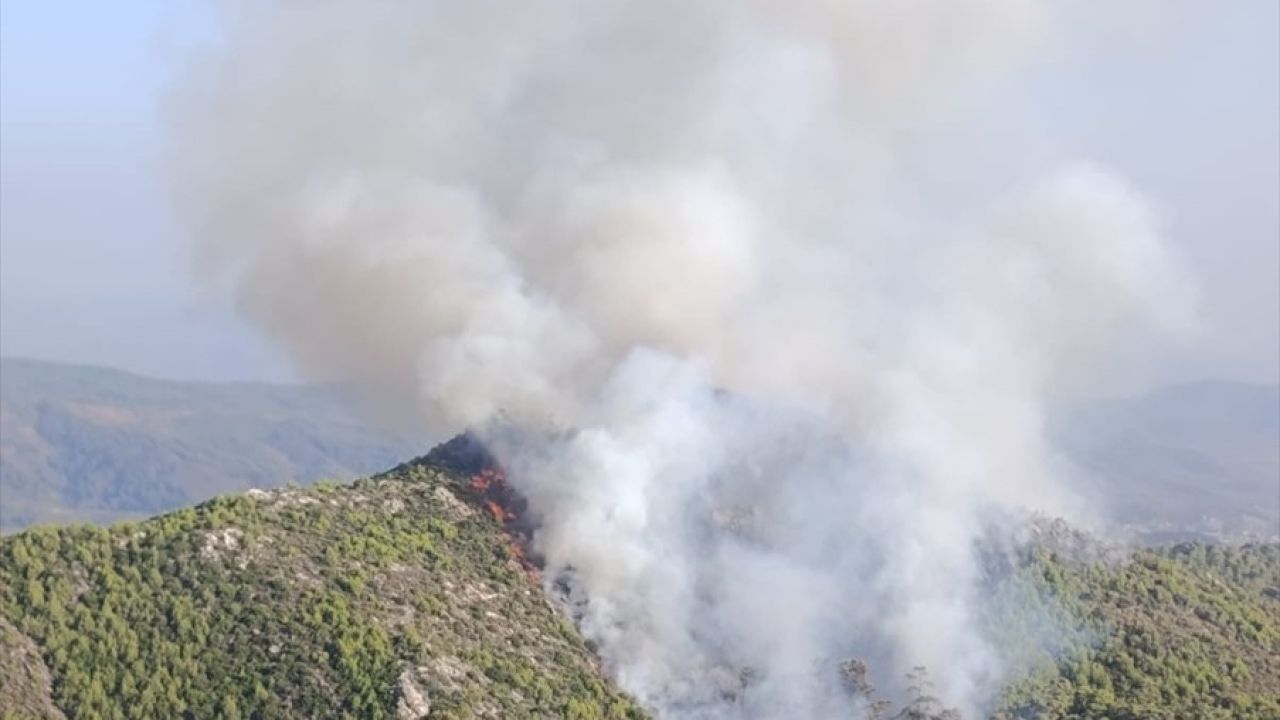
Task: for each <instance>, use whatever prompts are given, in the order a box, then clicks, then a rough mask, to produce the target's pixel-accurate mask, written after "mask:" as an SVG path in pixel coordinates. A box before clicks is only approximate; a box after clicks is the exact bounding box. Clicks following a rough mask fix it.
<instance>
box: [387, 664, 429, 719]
mask: <svg viewBox="0 0 1280 720" xmlns="http://www.w3.org/2000/svg"><path fill="white" fill-rule="evenodd" d="M425 672H426V668H422V667H419V668H416V669H406V670H405V671H404V672H402V673H400V680H399V683H398V685H399V689H400V701H399V702H398V703H397V704H396V717H397V718H399V720H421V719H422V718H425V717H427V716H428V715H430V714H431V700H430V699H429V698H428V696H427V691H426V689H425V688H423V687H422V685H420V684H419V683H421V682H422V681H423V676H424V674H425Z"/></svg>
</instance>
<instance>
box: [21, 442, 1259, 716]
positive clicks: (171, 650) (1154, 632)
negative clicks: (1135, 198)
mask: <svg viewBox="0 0 1280 720" xmlns="http://www.w3.org/2000/svg"><path fill="white" fill-rule="evenodd" d="M991 592H992V593H993V596H994V602H993V603H991V608H990V614H989V616H988V617H987V618H986V627H985V632H986V633H987V634H988V635H989V637H990V639H991V641H992V643H993V644H994V645H995V646H997V647H999V648H1000V649H1001V650H1002V654H1003V655H1004V656H1005V657H1007V658H1009V659H1010V666H1011V668H1012V670H1013V673H1012V677H1011V680H1010V682H1009V684H1008V685H1007V687H1006V688H1005V690H1004V692H1003V693H1002V694H1001V695H1000V697H999V698H998V701H997V704H996V706H995V707H993V708H991V715H992V717H993V718H996V719H998V720H1012V719H1014V718H1019V719H1030V718H1040V719H1045V720H1050V719H1056V718H1078V719H1082V720H1083V719H1085V718H1088V719H1091V720H1092V719H1102V718H1107V719H1109V720H1138V719H1139V718H1141V719H1144V720H1146V719H1161V718H1166V719H1169V720H1175V719H1181V718H1202V719H1205V720H1213V719H1215V718H1221V719H1223V720H1226V719H1227V718H1231V719H1243V720H1249V719H1255V720H1263V719H1270V720H1274V719H1275V718H1280V700H1277V698H1280V546H1277V545H1261V544H1253V545H1242V546H1232V547H1226V546H1213V545H1204V544H1181V545H1176V546H1169V547H1163V548H1157V549H1147V550H1141V551H1137V552H1134V553H1131V554H1125V555H1124V556H1123V557H1111V556H1106V555H1105V554H1103V555H1099V554H1089V553H1084V554H1081V553H1073V552H1070V551H1067V550H1064V549H1062V548H1060V547H1056V546H1054V545H1053V544H1052V543H1041V544H1032V545H1031V546H1028V547H1027V548H1023V549H1022V550H1020V551H1019V554H1018V555H1017V556H1016V558H1015V560H1013V561H1012V562H1010V563H1008V566H1007V567H1004V568H1002V569H1000V570H999V571H998V572H996V573H994V574H993V581H992V588H991ZM846 669H847V668H846ZM856 669H857V670H858V673H857V674H858V676H859V677H861V676H862V674H863V673H865V672H866V671H867V668H865V667H862V666H860V665H859V666H856ZM884 672H885V669H883V668H870V675H871V676H872V678H873V679H874V678H875V677H878V676H881V675H882V674H883V673H884ZM0 681H3V682H0V715H2V716H3V717H4V718H35V717H40V718H46V717H54V718H61V717H66V718H228V719H231V718H293V717H335V718H387V717H424V716H426V712H427V710H428V709H429V713H430V714H429V716H430V717H431V718H468V717H495V718H539V717H541V718H570V719H573V720H587V719H597V718H600V719H603V718H612V719H615V720H622V719H624V718H640V717H644V716H645V715H644V713H643V711H642V710H641V709H640V708H638V707H637V706H636V705H635V704H634V703H633V702H632V701H630V700H629V699H628V698H627V697H626V696H625V695H624V694H623V693H621V692H620V691H619V690H618V689H617V688H616V687H615V686H613V685H612V684H611V683H610V682H609V681H608V680H607V679H605V678H604V677H603V675H602V674H601V672H600V669H599V667H598V663H597V660H596V659H595V657H594V655H593V653H592V652H591V649H590V648H589V647H588V646H587V644H586V643H584V641H583V640H582V639H581V638H580V637H579V636H578V634H577V633H576V631H575V630H574V628H573V627H572V625H571V624H570V623H569V622H568V621H566V620H565V619H563V617H562V616H561V615H560V614H559V613H558V612H557V611H556V610H555V609H554V608H553V607H552V605H551V603H550V602H548V600H547V599H546V597H545V596H544V595H543V593H542V591H541V588H540V587H539V586H538V585H537V583H535V582H533V581H532V580H531V578H530V577H529V576H528V575H527V571H526V570H525V569H524V567H523V566H522V565H521V563H520V562H519V561H518V559H517V558H516V557H515V556H514V554H513V551H512V547H511V544H510V543H509V542H508V540H507V538H506V537H505V536H504V534H503V532H502V527H501V526H500V524H499V523H498V521H496V520H495V519H494V518H493V516H492V515H491V514H490V513H489V512H486V511H485V508H484V507H483V506H482V504H481V503H480V502H478V500H477V498H475V497H470V496H469V494H468V485H467V478H466V476H465V475H464V474H459V473H456V472H453V471H451V470H449V469H448V468H447V465H446V464H439V463H433V462H429V461H426V462H415V463H410V464H407V465H403V466H401V467H399V468H397V469H395V470H393V471H391V472H389V473H386V474H383V475H380V476H376V477H373V478H369V479H365V480H360V481H357V482H355V483H353V484H350V485H337V484H333V483H322V484H319V485H316V486H314V487H312V488H308V489H302V488H297V487H292V488H286V489H278V490H270V491H251V492H249V493H246V494H241V495H231V496H224V497H221V498H218V499H215V500H213V501H210V502H207V503H204V504H202V505H200V506H198V507H195V508H190V509H186V510H181V511H178V512H173V513H170V514H167V515H163V516H160V517H157V518H154V519H151V520H147V521H143V522H129V523H122V524H117V525H114V526H111V527H108V528H101V527H93V526H88V525H79V526H70V527H39V528H34V529H31V530H28V531H26V532H23V533H20V534H16V535H11V536H7V537H4V538H3V539H0ZM865 712H866V714H867V716H868V717H880V718H903V719H907V718H920V719H925V718H944V717H954V715H952V714H949V711H946V710H943V709H942V708H941V707H940V706H938V704H937V703H935V702H933V701H932V700H931V699H929V698H927V697H922V698H919V699H917V701H916V702H914V703H909V704H908V705H906V706H903V707H900V708H894V707H890V706H889V705H888V704H887V703H883V702H880V703H877V702H871V703H867V704H866V709H865Z"/></svg>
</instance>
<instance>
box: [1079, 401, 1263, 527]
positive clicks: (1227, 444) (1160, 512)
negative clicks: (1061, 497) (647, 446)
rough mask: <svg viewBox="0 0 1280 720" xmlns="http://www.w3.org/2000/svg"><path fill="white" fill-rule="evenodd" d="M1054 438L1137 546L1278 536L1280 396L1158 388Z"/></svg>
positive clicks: (1109, 406) (1103, 409)
mask: <svg viewBox="0 0 1280 720" xmlns="http://www.w3.org/2000/svg"><path fill="white" fill-rule="evenodd" d="M1062 436H1063V444H1064V445H1065V447H1066V448H1067V451H1068V453H1069V455H1070V457H1071V458H1072V459H1073V460H1074V461H1075V462H1076V463H1077V464H1078V465H1079V467H1080V468H1081V470H1083V472H1082V474H1081V475H1082V480H1083V483H1084V485H1083V488H1084V490H1085V492H1087V493H1088V494H1089V497H1091V498H1092V499H1094V500H1095V501H1096V502H1098V503H1099V504H1100V506H1101V508H1100V509H1101V510H1102V511H1103V512H1104V513H1105V514H1106V515H1107V516H1108V517H1110V518H1112V519H1114V520H1115V521H1116V522H1118V523H1120V524H1122V525H1124V526H1126V527H1128V528H1129V529H1130V530H1132V531H1134V532H1135V533H1136V534H1137V535H1138V536H1139V537H1141V538H1144V539H1147V540H1150V541H1156V542H1159V541H1163V540H1178V539H1194V538H1201V539H1231V538H1241V537H1254V538H1263V539H1272V538H1276V537H1277V536H1278V535H1280V387H1277V386H1275V385H1259V384H1250V383H1238V382H1199V383H1190V384H1184V385H1173V386H1169V387H1164V388H1160V389H1158V390H1155V391H1153V392H1151V393H1149V394H1146V395H1142V396H1138V397H1134V398H1125V399H1117V400H1110V401H1106V402H1099V403H1094V404H1092V405H1089V406H1087V407H1085V408H1083V409H1081V410H1080V411H1079V412H1077V413H1076V414H1074V415H1073V416H1072V417H1071V418H1070V421H1069V423H1068V424H1067V427H1066V429H1065V430H1064V432H1063V433H1062Z"/></svg>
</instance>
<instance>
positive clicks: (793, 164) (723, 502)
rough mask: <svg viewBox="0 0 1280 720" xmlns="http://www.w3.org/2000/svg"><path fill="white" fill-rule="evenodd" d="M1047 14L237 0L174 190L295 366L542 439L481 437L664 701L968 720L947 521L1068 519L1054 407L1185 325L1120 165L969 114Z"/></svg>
mask: <svg viewBox="0 0 1280 720" xmlns="http://www.w3.org/2000/svg"><path fill="white" fill-rule="evenodd" d="M1078 9H1079V8H1078V7H1076V6H1073V8H1068V7H1066V6H1065V5H1064V6H1058V5H1056V4H1054V3H1050V2H1047V1H1045V0H977V1H972V2H963V3H956V2H872V1H863V2H834V1H832V0H802V1H799V2H790V3H775V2H765V1H764V0H748V1H745V2H744V1H742V0H737V1H731V0H707V1H704V2H694V3H689V2H674V1H669V0H650V1H649V2H633V1H629V0H625V1H624V0H592V1H590V2H588V1H587V0H558V1H556V2H547V1H536V0H535V1H532V2H509V1H499V0H438V1H436V2H426V3H424V2H396V1H388V2H337V1H326V2H317V3H306V4H305V5H304V4H299V3H291V2H279V3H231V4H229V5H227V6H224V7H223V10H224V12H223V19H224V21H225V28H224V35H223V37H222V39H221V40H220V41H219V43H218V44H217V45H216V46H215V47H212V48H210V49H209V51H208V52H207V53H206V54H205V55H204V56H202V57H199V58H197V59H196V61H195V62H194V63H193V66H192V69H191V71H190V72H189V73H188V74H187V76H186V77H185V80H186V82H185V83H184V85H183V87H182V88H181V90H180V91H179V92H178V94H177V95H178V96H177V102H176V107H175V113H174V118H175V130H176V135H175V139H176V141H177V142H176V148H177V155H178V157H179V161H178V170H179V177H180V180H181V187H182V197H181V200H182V202H183V205H184V208H185V210H186V211H187V216H188V218H189V219H190V222H191V226H192V227H193V229H194V231H195V234H196V236H197V238H198V240H199V244H200V248H201V260H202V262H201V265H202V266H203V267H206V268H213V269H214V271H213V275H214V277H216V278H219V279H221V280H224V281H229V282H230V283H231V286H232V287H233V288H234V292H235V293H236V297H237V299H238V302H239V304H240V306H241V307H242V308H243V310H244V311H245V312H246V313H247V314H248V315H249V316H250V317H252V318H253V319H254V320H255V321H256V322H258V323H259V324H260V325H261V326H262V327H264V328H265V329H266V330H267V331H269V332H270V333H271V334H272V335H273V336H275V337H276V338H278V339H279V340H280V342H281V343H283V345H284V347H286V348H287V349H288V350H289V351H290V352H291V353H292V354H293V356H294V357H295V358H296V360H297V361H298V363H299V364H300V365H301V366H302V367H303V368H305V369H306V370H308V371H309V372H311V373H313V374H315V375H317V376H319V377H324V378H340V379H354V380H357V381H359V382H361V383H362V384H363V386H365V387H366V388H368V389H369V391H370V393H371V394H372V395H373V396H374V397H377V398H379V399H380V402H382V404H383V406H384V407H386V408H388V409H389V410H396V411H401V412H403V411H405V409H406V408H408V409H410V410H411V411H412V412H413V413H415V414H417V416H418V417H420V418H421V419H423V420H424V421H425V422H427V423H429V424H430V425H431V426H432V427H434V428H436V429H438V430H440V431H442V432H448V431H455V430H458V429H461V428H462V427H465V426H471V427H478V428H483V427H489V426H491V424H492V423H494V422H495V421H496V420H499V419H500V420H502V421H503V422H505V423H509V424H512V425H515V426H519V427H524V428H537V429H539V431H540V432H543V431H545V432H547V433H548V435H547V436H548V437H552V435H551V434H550V433H553V432H555V433H558V434H555V435H554V437H555V438H556V439H554V440H549V441H547V442H545V443H538V444H537V447H536V448H530V447H527V446H519V447H516V446H512V447H508V448H506V450H505V452H504V455H503V460H504V461H505V462H506V463H507V464H508V465H509V466H511V468H512V469H513V473H512V475H513V482H515V483H516V484H517V485H518V486H519V487H520V489H521V490H523V491H524V492H525V493H526V494H527V495H528V497H529V500H530V503H531V507H532V511H533V512H535V513H536V514H537V516H538V518H539V520H540V522H541V529H540V531H539V533H538V535H537V537H536V542H537V545H538V549H539V550H540V552H541V553H543V554H544V555H545V557H546V560H547V563H548V572H547V577H548V582H551V581H553V580H554V579H556V578H559V579H561V580H563V581H564V582H565V583H566V584H567V585H568V586H569V587H570V588H571V590H570V594H571V600H572V602H573V604H574V610H573V612H574V613H575V616H576V619H577V620H578V622H579V625H580V626H581V627H582V629H583V631H584V632H585V634H586V635H587V636H588V637H590V638H591V639H593V640H594V641H596V643H597V644H598V646H599V648H600V653H601V656H602V658H603V660H604V662H605V666H606V668H607V670H608V671H609V672H610V673H611V674H613V675H614V676H615V677H616V678H617V679H618V680H619V681H620V683H621V684H622V685H623V687H624V688H626V689H627V690H629V691H630V692H632V693H633V694H634V695H635V696H636V697H638V698H639V699H640V700H642V701H643V702H644V703H646V704H647V705H649V706H650V707H652V708H654V709H655V710H657V711H658V713H659V714H660V716H662V717H670V718H704V717H705V718H728V717H762V718H772V717H797V716H799V717H815V718H821V717H845V716H847V715H848V712H849V707H848V703H849V700H848V699H847V698H844V697H842V696H841V695H840V694H839V693H838V692H837V691H836V689H835V684H836V682H835V681H836V677H835V674H834V670H833V668H834V667H835V665H834V663H836V662H838V661H839V659H841V658H845V657H850V656H853V655H863V656H867V655H874V656H875V657H876V658H879V659H880V660H881V662H883V663H884V665H883V667H884V668H885V669H884V670H881V671H880V672H881V673H886V674H893V673H896V672H898V670H900V669H906V668H909V667H911V666H913V665H919V664H924V665H927V666H928V667H929V668H930V670H931V672H932V674H933V676H934V678H935V680H936V681H937V682H938V684H939V690H940V692H941V694H942V695H943V696H944V697H945V698H946V699H947V700H948V701H949V702H951V703H954V704H957V705H959V706H961V707H963V708H965V709H968V710H970V711H973V710H975V709H978V708H981V707H982V704H983V703H984V702H985V701H986V700H987V699H988V698H989V695H990V693H991V692H992V691H993V689H994V687H995V686H996V683H998V682H999V679H1000V677H1001V676H1002V673H1004V672H1005V671H1006V670H1007V668H1004V667H1002V664H1001V662H1000V659H999V657H997V655H996V653H995V652H994V650H993V649H992V648H991V647H989V646H988V644H987V643H986V642H985V641H984V639H983V638H982V637H981V635H980V633H979V632H978V631H977V630H976V623H975V616H976V613H977V612H978V608H979V607H980V605H981V597H980V592H979V587H978V581H979V579H980V578H979V568H978V567H977V564H976V562H975V560H974V554H973V543H974V541H975V539H976V538H978V537H979V536H980V535H981V533H982V532H984V529H983V526H984V523H986V522H987V518H988V517H990V515H991V513H992V512H993V511H999V510H1002V509H1010V508H1020V507H1030V508H1037V509H1042V510H1046V511H1049V512H1053V513H1058V514H1068V515H1070V514H1073V513H1074V514H1079V513H1080V512H1082V511H1083V510H1082V505H1081V503H1080V502H1079V500H1078V499H1077V498H1074V497H1073V496H1072V494H1071V493H1070V492H1069V488H1068V487H1067V484H1065V483H1062V482H1059V481H1058V480H1057V479H1056V478H1058V477H1060V475H1061V473H1060V472H1059V471H1058V469H1057V468H1056V467H1055V465H1056V464H1057V461H1056V460H1055V455H1054V453H1053V451H1052V448H1049V447H1047V446H1046V443H1045V440H1044V437H1043V427H1042V423H1043V418H1044V415H1045V412H1046V407H1047V406H1048V404H1050V403H1052V402H1055V401H1057V400H1059V399H1061V398H1062V397H1064V396H1067V395H1070V394H1071V393H1072V392H1074V391H1075V390H1076V389H1078V388H1080V387H1083V386H1087V384H1088V382H1089V379H1090V377H1092V376H1094V375H1095V374H1096V373H1098V372H1100V371H1102V370H1103V369H1105V368H1106V367H1107V365H1106V363H1107V361H1108V358H1109V357H1111V356H1112V355H1113V353H1115V352H1117V351H1118V350H1123V348H1124V347H1125V345H1126V343H1132V342H1136V341H1137V340H1136V338H1141V337H1142V336H1143V334H1144V333H1148V332H1151V331H1152V330H1155V331H1162V332H1163V331H1181V330H1184V329H1186V328H1187V327H1189V326H1190V324H1191V318H1192V314H1193V313H1192V306H1193V297H1192V292H1191V291H1190V290H1189V283H1188V281H1187V279H1186V277H1185V273H1184V271H1183V270H1182V269H1180V267H1179V265H1178V262H1177V260H1176V258H1174V257H1173V256H1172V255H1171V253H1170V252H1169V250H1168V248H1167V247H1166V244H1165V242H1164V239H1163V238H1162V236H1161V232H1160V223H1159V221H1158V218H1156V217H1155V216H1154V215H1153V212H1152V210H1151V209H1150V208H1149V207H1148V204H1147V203H1146V202H1145V201H1144V199H1143V198H1142V197H1141V195H1140V194H1139V193H1138V192H1137V191H1135V190H1134V189H1133V188H1131V187H1129V186H1127V185H1126V184H1125V182H1124V181H1123V180H1122V179H1120V178H1118V177H1116V176H1114V175H1113V174H1112V173H1110V172H1108V171H1107V170H1106V169H1105V168H1103V167H1100V166H1098V165H1096V164H1092V163H1088V162H1081V161H1076V160H1073V159H1071V158H1061V162H1058V161H1057V160H1055V161H1054V163H1053V164H1049V165H1042V164H1040V163H1033V162H1030V161H1025V162H1024V161H1022V160H1021V159H1020V158H1018V157H1013V156H1011V155H1010V154H1009V152H1008V151H1003V150H1002V146H1001V143H999V142H997V141H988V142H981V143H978V144H976V145H972V146H971V145H970V143H971V142H972V140H973V137H974V135H973V133H971V132H965V131H963V130H962V129H961V128H966V127H967V128H974V127H977V128H981V127H982V126H983V124H982V123H983V118H984V117H988V116H989V115H990V114H991V113H993V112H998V109H999V108H998V104H996V105H995V106H994V107H993V106H992V105H993V98H998V97H999V92H1000V88H1001V87H1004V86H1006V85H1007V84H1009V83H1011V82H1013V81H1014V80H1015V79H1016V78H1017V77H1018V74H1019V73H1020V72H1022V70H1023V69H1024V68H1026V67H1029V66H1031V65H1033V64H1034V63H1036V62H1040V61H1041V60H1042V58H1043V57H1045V56H1046V54H1049V55H1052V54H1054V53H1061V52H1064V51H1067V50H1069V48H1070V47H1071V45H1072V42H1073V38H1075V37H1077V36H1078V35H1079V33H1080V31H1081V29H1082V23H1081V22H1080V20H1081V18H1080V16H1079V13H1078ZM1067 10H1074V14H1072V13H1068V12H1067ZM1002 152H1005V154H1001V153H1002ZM992 168H1013V170H1011V171H1009V172H995V171H993V170H992ZM968 176H972V177H973V178H974V182H973V183H971V184H970V183H955V182H950V183H948V182H945V181H942V180H939V178H957V177H968ZM559 431H566V432H559ZM747 668H750V675H749V678H750V679H749V680H748V681H744V680H743V678H744V677H746V676H745V675H744V674H743V672H742V671H743V670H744V669H747ZM744 688H745V689H744Z"/></svg>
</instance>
